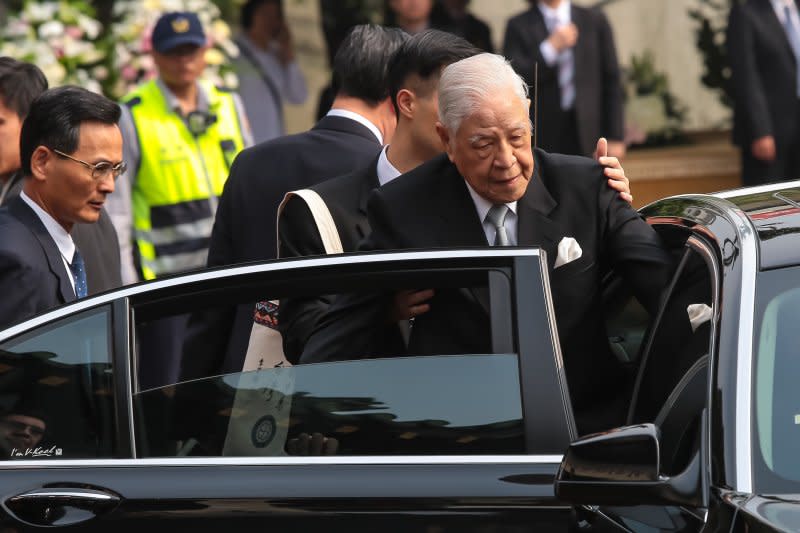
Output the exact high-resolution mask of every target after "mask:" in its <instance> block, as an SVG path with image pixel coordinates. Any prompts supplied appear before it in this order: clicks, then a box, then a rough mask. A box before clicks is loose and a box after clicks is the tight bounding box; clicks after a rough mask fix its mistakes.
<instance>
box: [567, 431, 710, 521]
mask: <svg viewBox="0 0 800 533" xmlns="http://www.w3.org/2000/svg"><path fill="white" fill-rule="evenodd" d="M659 437H660V431H659V429H658V428H657V427H656V426H655V425H653V424H641V425H636V426H626V427H622V428H617V429H612V430H609V431H606V432H603V433H595V434H593V435H587V436H586V437H583V438H581V439H578V440H576V441H574V442H573V443H572V444H570V447H569V449H568V450H567V453H566V454H565V455H564V459H563V460H562V462H561V467H560V468H559V471H558V475H557V477H556V482H555V491H556V496H558V498H559V499H561V500H562V501H565V502H569V503H572V504H576V505H625V506H628V505H691V506H701V505H702V500H703V499H704V495H703V492H704V491H703V490H702V486H701V484H702V479H703V476H702V475H701V473H702V472H701V462H702V450H699V451H698V452H697V453H696V454H695V455H694V457H693V458H692V460H691V462H690V463H689V466H687V468H686V470H684V471H683V472H681V473H680V474H678V475H677V476H673V477H666V476H663V475H661V474H660V459H661V457H660V454H661V450H660V442H659V440H660V439H659ZM701 448H702V447H701Z"/></svg>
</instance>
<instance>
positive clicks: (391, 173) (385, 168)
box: [378, 144, 400, 187]
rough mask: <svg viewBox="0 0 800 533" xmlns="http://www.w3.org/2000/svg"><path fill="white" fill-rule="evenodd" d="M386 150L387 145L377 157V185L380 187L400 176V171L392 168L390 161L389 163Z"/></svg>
mask: <svg viewBox="0 0 800 533" xmlns="http://www.w3.org/2000/svg"><path fill="white" fill-rule="evenodd" d="M388 149H389V145H388V144H387V145H386V146H384V147H383V150H381V155H380V156H379V157H378V183H379V184H380V186H381V187H383V186H384V185H386V184H387V183H389V182H390V181H392V180H393V179H395V178H396V177H397V176H399V175H400V171H399V170H397V169H396V168H395V167H394V165H393V164H392V163H391V161H389V157H388V156H387V155H386V152H387V151H388Z"/></svg>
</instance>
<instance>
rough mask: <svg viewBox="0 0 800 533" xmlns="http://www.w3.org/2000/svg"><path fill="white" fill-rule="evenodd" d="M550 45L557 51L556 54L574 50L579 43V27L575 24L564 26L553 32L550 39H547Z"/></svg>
mask: <svg viewBox="0 0 800 533" xmlns="http://www.w3.org/2000/svg"><path fill="white" fill-rule="evenodd" d="M547 40H548V41H549V42H550V45H551V46H552V47H553V48H555V49H556V52H561V51H562V50H564V49H566V48H572V47H573V46H575V43H577V42H578V27H577V26H576V25H575V24H573V23H571V22H570V23H569V24H562V25H561V26H559V27H557V28H556V29H554V30H553V33H551V34H550V37H548V38H547Z"/></svg>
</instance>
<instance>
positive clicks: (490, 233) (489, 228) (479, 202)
mask: <svg viewBox="0 0 800 533" xmlns="http://www.w3.org/2000/svg"><path fill="white" fill-rule="evenodd" d="M464 184H465V185H466V186H467V190H468V191H469V195H470V196H471V197H472V201H473V202H474V203H475V211H477V213H478V219H479V220H480V221H481V225H482V226H483V232H484V233H485V234H486V242H488V243H489V244H491V245H492V246H494V240H495V238H496V237H497V229H496V228H495V227H494V225H493V224H492V223H491V222H489V221H488V220H486V215H488V214H489V209H491V208H492V205H494V204H492V202H490V201H489V200H487V199H486V198H484V197H483V196H481V195H480V194H478V193H477V192H475V189H473V188H472V185H470V184H469V183H468V182H467V180H464ZM506 206H507V207H508V209H509V211H508V215H506V219H505V220H504V221H503V226H504V227H505V228H506V235H507V236H508V244H509V246H516V245H517V218H518V217H517V202H511V203H508V204H506Z"/></svg>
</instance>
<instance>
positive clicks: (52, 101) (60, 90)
mask: <svg viewBox="0 0 800 533" xmlns="http://www.w3.org/2000/svg"><path fill="white" fill-rule="evenodd" d="M119 116H120V108H119V105H117V103H116V102H113V101H111V100H109V99H108V98H106V97H105V96H101V95H99V94H95V93H93V92H90V91H87V90H86V89H83V88H81V87H75V86H73V85H66V86H64V87H56V88H55V89H48V90H46V91H44V92H43V93H42V94H40V95H39V97H37V98H36V99H35V100H34V101H33V103H32V104H31V109H30V112H29V113H28V117H27V118H26V119H25V122H23V123H22V132H21V134H20V161H21V163H22V173H23V175H25V176H30V175H31V157H33V152H34V150H36V148H38V147H39V146H47V147H48V148H50V149H51V150H60V151H62V152H64V153H65V154H71V153H73V152H74V151H75V150H77V149H78V143H79V142H80V127H81V124H83V123H84V122H99V123H101V124H109V125H111V124H118V123H119Z"/></svg>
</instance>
